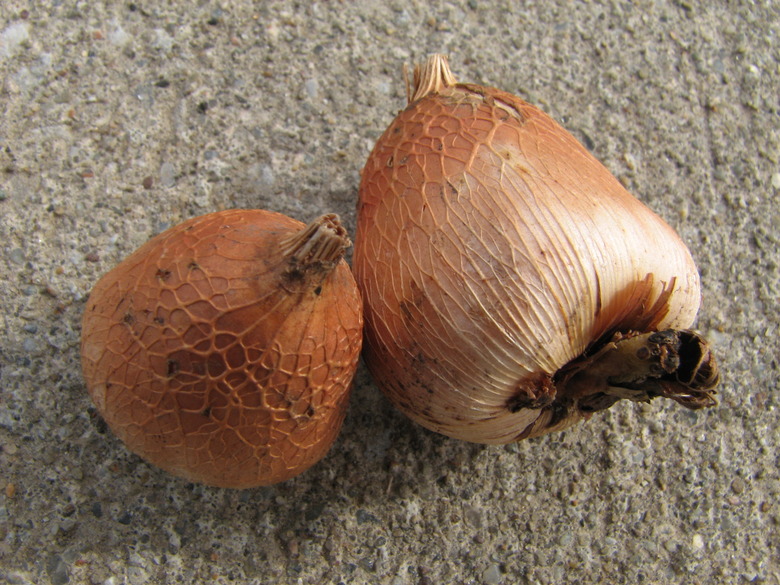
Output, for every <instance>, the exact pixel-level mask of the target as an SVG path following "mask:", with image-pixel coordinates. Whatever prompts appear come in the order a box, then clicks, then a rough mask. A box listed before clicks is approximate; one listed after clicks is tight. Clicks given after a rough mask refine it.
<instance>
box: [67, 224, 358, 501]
mask: <svg viewBox="0 0 780 585" xmlns="http://www.w3.org/2000/svg"><path fill="white" fill-rule="evenodd" d="M349 245H350V241H349V238H348V237H347V235H346V232H345V230H344V228H343V227H342V226H341V225H340V223H339V221H338V217H337V216H335V215H324V216H322V217H320V218H318V219H316V220H314V221H313V222H312V223H310V224H309V225H308V226H306V225H304V224H303V223H301V222H299V221H296V220H294V219H291V218H289V217H286V216H284V215H281V214H278V213H272V212H268V211H259V210H230V211H223V212H218V213H212V214H209V215H205V216H202V217H196V218H194V219H190V220H189V221H185V222H184V223H182V224H180V225H177V226H175V227H173V228H171V229H169V230H167V231H165V232H163V233H162V234H160V235H158V236H156V237H154V238H152V239H151V240H149V241H148V242H147V243H146V244H144V245H143V246H141V247H140V248H139V249H138V250H137V251H136V252H135V253H133V254H132V255H131V256H129V257H128V258H126V259H125V260H124V261H123V262H121V263H120V264H119V265H118V266H117V267H115V268H114V269H113V270H111V271H110V272H109V273H108V274H106V275H105V276H104V277H103V278H102V279H100V281H99V282H98V283H97V284H96V285H95V287H94V289H93V290H92V293H91V295H90V297H89V301H88V302H87V306H86V310H85V313H84V321H83V329H82V344H81V356H82V366H83V370H84V377H85V379H86V382H87V388H88V390H89V393H90V395H91V397H92V399H93V401H94V403H95V405H96V406H97V409H98V411H99V412H100V414H101V415H102V416H103V417H104V418H105V420H106V422H107V423H108V426H109V427H110V428H111V429H112V430H113V431H114V433H115V434H116V435H117V436H118V437H119V438H120V439H122V441H124V443H125V444H126V445H127V447H129V448H130V450H131V451H134V452H135V453H137V454H138V455H140V456H141V457H143V458H144V459H146V460H147V461H149V462H150V463H153V464H154V465H157V466H159V467H161V468H163V469H165V470H167V471H169V472H171V473H173V474H175V475H178V476H180V477H183V478H186V479H188V480H191V481H196V482H200V483H204V484H209V485H215V486H222V487H232V488H247V487H253V486H259V485H268V484H272V483H277V482H280V481H283V480H285V479H288V478H290V477H292V476H294V475H297V474H299V473H301V472H302V471H304V470H306V469H307V468H309V467H310V466H311V465H313V464H314V463H316V462H317V461H319V460H320V459H321V458H322V457H323V456H324V455H325V454H326V453H327V451H328V449H329V448H330V446H331V444H332V443H333V441H334V440H335V438H336V436H337V434H338V432H339V429H340V427H341V423H342V421H343V419H344V414H345V411H346V407H347V400H348V397H349V390H350V385H351V381H352V378H353V375H354V373H355V369H356V367H357V361H358V355H359V353H360V346H361V341H362V325H363V323H362V307H361V300H360V295H359V292H358V290H357V287H356V285H355V281H354V278H353V277H352V273H351V272H350V270H349V267H348V265H347V264H346V262H345V261H344V260H343V259H342V256H343V255H344V251H345V249H346V248H347V246H349Z"/></svg>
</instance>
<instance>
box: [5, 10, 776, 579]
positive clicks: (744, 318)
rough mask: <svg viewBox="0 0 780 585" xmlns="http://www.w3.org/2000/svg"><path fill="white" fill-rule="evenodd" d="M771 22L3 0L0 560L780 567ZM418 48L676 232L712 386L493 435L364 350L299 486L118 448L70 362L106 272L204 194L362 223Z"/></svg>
mask: <svg viewBox="0 0 780 585" xmlns="http://www.w3.org/2000/svg"><path fill="white" fill-rule="evenodd" d="M158 5H159V7H158ZM779 27H780V9H779V8H778V4H777V3H776V2H770V1H766V2H759V1H755V2H748V1H745V2H731V1H729V2H726V1H722V0H721V1H718V2H709V1H707V2H705V1H701V2H698V1H692V2H683V1H679V0H678V1H671V0H670V1H660V0H657V1H654V0H644V1H639V2H634V3H629V2H618V1H613V2H606V1H604V2H597V1H593V2H565V1H563V0H558V1H549V2H547V1H545V2H531V1H528V2H510V1H504V0H470V1H468V2H446V1H437V2H431V3H429V2H418V1H413V0H411V1H410V0H407V1H404V2H401V1H397V0H387V1H368V0H364V1H363V2H361V3H359V5H358V4H356V3H352V2H346V1H343V2H339V1H331V2H314V3H309V2H296V1H293V0H283V1H277V2H265V3H263V2H240V1H228V0H225V1H223V2H217V1H212V0H201V1H199V2H159V3H158V2H150V1H144V0H141V1H135V2H127V1H122V2H86V1H75V0H72V1H67V0H60V1H51V2H36V1H34V0H31V1H28V2H24V1H21V0H4V1H3V2H2V7H1V8H0V76H1V79H2V92H1V93H0V104H2V111H3V116H2V119H0V166H1V167H2V174H0V214H1V216H2V222H1V224H2V225H0V242H1V243H2V259H0V271H1V272H0V298H2V327H3V332H4V335H3V337H2V340H1V341H0V368H2V369H1V370H0V380H1V388H0V483H2V491H0V582H8V583H14V584H25V583H55V584H64V583H87V584H106V585H116V584H122V583H130V584H135V583H139V584H140V583H160V584H168V583H220V584H232V583H237V584H238V583H252V584H264V583H291V584H296V583H303V584H309V583H312V584H315V583H316V584H321V583H382V584H392V585H401V584H406V583H409V584H423V583H427V584H450V583H453V584H461V583H462V584H487V585H496V584H502V583H503V584H515V583H519V584H537V583H539V584H547V583H550V584H553V583H555V584H558V583H630V584H637V583H675V584H688V583H690V584H698V583H702V584H703V583H727V584H738V583H769V584H777V583H780V565H779V564H778V559H779V558H780V529H778V521H779V520H780V503H778V492H780V481H778V448H780V445H778V434H780V431H778V430H777V415H778V396H777V379H778V371H777V370H778V358H779V357H780V354H778V348H779V347H780V345H779V344H778V320H779V319H780V311H778V296H780V295H779V292H778V288H779V287H778V229H777V228H776V227H774V226H777V225H778V222H779V221H780V217H778V215H779V213H780V212H779V211H778V209H779V206H778V199H779V198H780V197H779V192H780V164H778V160H779V159H780V133H779V131H778V126H779V124H778V121H779V120H778V107H779V105H780V104H778V96H779V95H780V82H779V81H778V80H779V79H780V75H779V74H780V65H779V63H780V49H779V47H780V39H778V30H779ZM433 51H439V52H446V53H448V54H449V55H450V56H451V64H452V67H453V70H454V71H455V73H456V74H457V75H458V77H459V78H460V79H462V80H468V81H474V82H481V83H489V84H493V85H498V86H501V87H502V88H503V89H506V90H509V91H512V92H514V93H517V94H519V95H521V96H523V97H525V98H526V99H528V100H530V101H532V102H534V103H536V104H538V105H540V106H541V107H543V108H544V109H546V110H547V111H548V112H550V113H551V114H552V115H554V116H555V117H556V118H558V119H559V120H561V121H562V122H563V123H564V125H565V126H567V127H568V128H569V129H570V130H571V131H572V132H573V133H574V134H575V135H576V136H578V137H579V138H580V139H581V140H583V141H584V142H585V143H586V144H587V145H588V146H589V147H590V148H591V149H592V150H593V152H594V153H595V154H596V155H597V156H598V157H599V158H600V159H602V160H603V161H604V162H605V163H606V165H607V166H608V167H609V168H610V169H611V170H612V171H613V172H614V173H615V174H616V175H617V176H618V177H619V178H621V179H622V180H623V181H624V182H625V184H626V185H627V186H628V187H629V188H630V189H631V190H632V191H633V192H635V193H636V194H637V195H638V196H639V197H640V198H641V199H643V200H644V201H646V202H647V203H649V205H650V206H652V207H653V208H654V209H656V210H657V211H658V212H659V213H660V214H661V215H663V216H664V217H665V218H666V219H667V220H668V221H669V222H670V223H671V224H672V225H674V226H675V227H676V228H677V229H678V230H679V232H680V233H681V235H682V236H683V238H684V239H685V240H686V241H687V242H688V243H689V244H690V246H691V248H692V250H693V253H694V255H695V257H696V260H697V262H698V263H699V266H700V268H701V273H702V278H703V287H704V302H703V308H702V311H701V314H700V318H699V321H698V327H699V328H700V329H701V330H702V331H703V332H704V333H705V335H706V336H708V337H709V338H710V339H711V340H712V341H713V343H714V345H715V348H716V351H717V352H718V356H719V359H720V364H721V369H722V371H723V384H722V387H721V392H720V398H721V403H720V405H719V406H718V407H717V408H715V409H712V410H709V411H706V412H697V413H693V412H687V411H684V410H683V409H681V408H679V407H677V406H676V405H675V404H672V403H668V404H664V403H661V402H656V403H653V404H651V405H646V406H637V405H632V404H619V405H617V406H616V407H614V408H613V409H612V410H610V411H608V412H606V413H604V414H603V415H601V416H597V417H595V418H594V419H593V420H591V421H590V422H588V423H587V424H583V425H580V426H578V427H577V428H575V429H573V430H570V431H567V432H565V433H561V434H558V435H552V436H548V437H545V438H542V439H539V440H532V441H528V442H525V443H520V444H517V445H512V446H508V447H482V446H476V445H469V444H465V443H461V442H457V441H454V440H449V439H446V438H443V437H440V436H435V435H433V434H431V433H429V432H427V431H425V430H423V429H421V428H419V427H416V426H414V425H412V424H411V423H409V422H407V421H406V420H405V419H404V418H403V417H402V416H401V415H399V414H398V413H396V412H395V411H394V410H393V409H392V408H391V407H390V406H389V404H388V403H387V402H386V401H385V399H384V398H383V397H382V396H381V395H380V394H379V392H378V391H377V390H376V388H375V387H374V386H373V385H372V384H371V381H370V379H369V377H368V374H367V372H366V371H365V370H364V369H362V368H361V370H360V371H359V374H358V378H357V387H356V389H355V392H354V396H353V401H352V404H351V408H350V411H349V415H348V418H347V421H346V424H345V428H344V432H343V433H342V435H341V436H340V438H339V440H338V442H337V443H336V445H335V447H334V449H333V450H332V452H331V454H330V455H329V456H328V457H327V458H326V459H325V460H324V461H322V462H321V463H320V464H319V465H318V466H316V467H315V468H314V469H312V470H311V471H310V472H308V473H306V474H304V475H302V476H300V477H298V478H296V479H294V480H292V481H290V482H288V483H285V484H282V485H279V486H275V487H270V488H264V489H256V490H250V491H244V492H236V491H230V490H222V489H211V488H205V487H201V486H196V485H191V484H187V483H186V482H183V481H180V480H177V479H175V478H172V477H170V476H168V475H166V474H165V473H163V472H160V471H158V470H156V469H153V468H151V467H150V466H148V465H146V464H145V463H143V462H142V461H141V460H139V459H138V458H137V457H135V456H133V455H130V454H129V453H128V452H127V451H126V450H125V449H124V448H123V446H122V445H121V444H120V443H119V442H118V441H117V440H116V439H115V438H114V437H112V436H111V434H110V433H109V432H107V431H106V429H105V427H104V425H103V424H102V423H101V421H100V419H99V417H97V416H96V415H95V411H94V409H93V408H92V406H91V404H90V401H89V399H88V397H87V395H86V392H85V389H84V386H83V381H82V378H81V374H80V367H79V355H78V343H79V323H80V318H81V312H82V309H83V307H84V301H85V298H86V296H87V294H88V292H89V290H90V288H91V286H92V285H93V284H94V282H95V281H96V280H97V278H98V277H99V276H100V275H101V274H102V273H104V272H106V271H107V270H109V269H110V268H111V267H112V266H114V265H115V264H116V263H117V262H118V261H119V260H120V259H121V258H122V257H124V256H125V255H126V254H128V253H129V252H130V251H132V250H133V249H134V248H136V247H137V246H138V245H139V244H141V243H142V242H144V241H145V240H146V239H147V238H148V237H149V236H150V235H152V234H154V233H156V232H158V231H159V230H161V229H163V228H165V227H167V226H169V225H172V224H173V223H176V222H178V221H180V220H182V219H185V218H187V217H190V216H193V215H199V214H202V213H206V212H209V211H213V210H216V209H223V208H227V207H252V206H256V207H265V208H269V209H273V210H277V211H281V212H284V213H287V214H289V215H293V216H295V217H298V218H300V219H302V220H307V219H311V218H313V217H314V216H315V215H317V214H319V213H321V212H323V211H335V212H337V213H340V214H341V215H342V216H343V217H344V218H345V220H346V224H347V226H348V227H349V230H350V232H351V233H354V227H355V200H356V190H357V185H358V177H359V172H360V169H361V167H362V165H363V163H364V161H365V158H366V156H367V155H368V153H369V149H370V148H371V146H372V144H373V142H374V140H375V139H376V138H377V137H378V136H379V134H380V133H381V132H382V131H383V129H384V128H385V127H386V126H387V125H388V124H389V123H390V121H391V120H392V118H393V116H394V114H395V112H396V111H397V110H399V109H400V108H402V107H403V106H404V102H405V92H404V85H403V81H402V76H401V67H402V65H403V64H404V63H413V62H415V61H417V60H420V59H422V58H423V57H424V56H425V55H427V54H428V53H430V52H433Z"/></svg>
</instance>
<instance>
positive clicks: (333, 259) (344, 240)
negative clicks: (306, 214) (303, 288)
mask: <svg viewBox="0 0 780 585" xmlns="http://www.w3.org/2000/svg"><path fill="white" fill-rule="evenodd" d="M351 245H352V242H351V241H350V240H349V236H348V235H347V230H345V229H344V227H343V226H342V225H341V221H340V220H339V216H338V215H336V214H335V213H328V214H326V215H321V216H320V217H318V218H317V219H315V220H314V221H312V222H311V223H310V224H309V225H307V226H306V227H305V228H303V229H302V230H301V231H299V232H297V233H295V234H293V235H291V236H289V237H287V238H285V239H284V240H282V242H281V247H282V254H283V255H284V256H285V257H286V258H287V259H288V260H289V261H290V264H291V265H292V266H293V269H295V270H307V269H311V268H315V269H316V268H318V267H319V268H322V269H323V270H324V271H325V272H330V271H331V270H332V269H333V267H334V266H335V265H336V264H337V263H338V261H339V260H341V258H342V257H343V256H344V252H345V251H346V249H347V248H348V247H349V246H351Z"/></svg>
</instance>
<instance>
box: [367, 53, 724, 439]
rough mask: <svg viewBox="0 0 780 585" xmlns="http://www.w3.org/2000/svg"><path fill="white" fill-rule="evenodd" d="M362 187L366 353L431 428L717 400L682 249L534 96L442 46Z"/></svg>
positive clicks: (515, 431) (382, 142)
mask: <svg viewBox="0 0 780 585" xmlns="http://www.w3.org/2000/svg"><path fill="white" fill-rule="evenodd" d="M409 96H410V103H409V105H408V106H407V108H406V109H405V110H404V111H402V112H401V113H400V114H399V115H398V116H397V117H396V119H395V120H394V121H393V123H392V124H391V125H390V127H389V128H388V129H387V131H386V132H385V133H384V134H383V135H382V137H381V138H380V139H379V141H378V143H377V144H376V146H375V147H374V150H373V152H372V153H371V156H370V158H369V160H368V162H367V163H366V166H365V168H364V169H363V175H362V180H361V183H360V193H359V198H360V202H359V208H358V231H357V236H356V239H355V255H354V266H353V268H354V271H355V274H356V277H357V281H358V286H359V287H360V288H361V292H362V294H363V301H364V304H365V316H366V345H365V349H364V357H365V361H366V363H367V364H368V367H369V369H370V371H371V373H372V374H373V376H374V379H375V380H376V382H377V384H378V385H379V387H380V388H381V389H382V390H383V391H384V392H385V393H386V394H387V396H388V397H389V398H390V400H391V401H392V402H393V403H394V404H395V405H396V406H397V407H398V408H400V409H401V410H402V411H403V412H405V413H406V414H407V415H408V416H410V417H411V418H412V419H414V420H415V421H417V422H419V423H420V424H422V425H424V426H426V427H427V428H429V429H432V430H434V431H437V432H440V433H443V434H445V435H449V436H451V437H457V438H460V439H465V440H468V441H474V442H480V443H506V442H510V441H515V440H519V439H523V438H526V437H532V436H538V435H542V434H545V433H548V432H550V431H554V430H560V429H564V428H566V427H568V426H570V425H571V424H573V423H574V422H576V421H578V420H580V419H583V418H588V417H589V416H590V415H591V414H592V413H593V412H595V411H598V410H603V409H605V408H608V407H610V406H611V405H612V404H614V403H615V402H616V401H617V400H619V399H621V398H627V399H630V400H635V401H647V400H650V399H651V398H653V397H655V396H664V397H667V398H671V399H673V400H676V401H677V402H679V403H680V404H682V405H684V406H687V407H689V408H700V407H704V406H710V405H713V404H714V403H715V400H714V397H713V394H714V388H715V386H716V384H717V382H718V373H717V367H716V364H715V361H714V359H713V357H712V353H711V352H710V349H709V347H708V345H707V343H706V342H705V341H704V339H702V337H701V336H700V335H699V334H697V333H695V332H693V331H690V330H688V328H689V327H690V326H691V325H692V323H693V321H694V318H695V316H696V313H697V311H698V308H699V302H700V289H699V276H698V273H697V270H696V266H695V265H694V263H693V260H692V258H691V254H690V252H689V251H688V249H687V248H686V246H685V245H684V244H683V242H682V241H681V240H680V238H679V237H678V236H677V234H676V233H675V232H674V230H673V229H672V228H671V227H669V226H668V225H667V224H666V223H665V222H664V221H663V220H662V219H661V218H659V217H658V216H657V215H656V214H655V213H653V212H652V211H651V210H650V209H649V208H648V207H646V206H645V205H643V204H642V203H641V202H640V201H639V200H637V199H636V198H634V197H633V196H632V195H631V194H629V193H628V192H627V191H626V190H625V189H624V188H623V187H622V186H621V185H620V183H619V182H618V181H617V180H616V179H615V178H614V177H613V176H612V175H611V174H610V173H609V171H607V169H606V168H605V167H604V166H603V165H601V164H600V163H599V162H598V161H597V160H596V159H595V158H594V157H593V156H591V154H590V153H589V152H588V151H587V150H586V149H585V148H584V147H583V146H582V145H581V144H580V143H579V142H577V140H576V139H575V138H574V137H572V136H571V135H570V134H569V133H568V132H566V131H565V130H564V129H563V128H561V126H559V125H558V124H557V123H556V122H555V121H553V120H552V118H550V117H549V116H547V115H546V114H545V113H544V112H542V111H541V110H539V109H538V108H536V107H534V106H532V105H530V104H528V103H526V102H524V101H522V100H521V99H519V98H517V97H515V96H513V95H511V94H508V93H506V92H503V91H500V90H497V89H494V88H490V87H482V86H478V85H470V84H459V83H457V82H456V81H455V79H454V77H453V75H452V73H451V72H450V70H449V67H448V65H447V61H446V60H445V58H444V57H442V56H440V55H434V56H432V57H431V58H430V59H429V60H428V61H427V63H425V65H424V66H423V67H418V68H417V69H416V70H415V72H414V82H413V87H412V88H410V91H409Z"/></svg>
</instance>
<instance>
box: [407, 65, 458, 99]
mask: <svg viewBox="0 0 780 585" xmlns="http://www.w3.org/2000/svg"><path fill="white" fill-rule="evenodd" d="M404 75H406V70H404ZM456 83H458V80H457V79H455V76H454V75H453V74H452V71H450V65H449V63H448V62H447V57H445V56H444V55H439V54H435V55H431V56H430V57H428V59H427V61H425V63H424V64H423V65H422V66H420V65H416V66H415V68H414V81H413V83H412V87H409V79H408V78H407V79H406V99H407V100H408V101H409V103H411V102H413V101H416V100H419V99H420V98H423V97H425V96H426V95H428V94H430V93H439V92H441V91H442V90H443V89H446V88H448V87H451V86H453V85H455V84H456Z"/></svg>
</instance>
